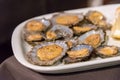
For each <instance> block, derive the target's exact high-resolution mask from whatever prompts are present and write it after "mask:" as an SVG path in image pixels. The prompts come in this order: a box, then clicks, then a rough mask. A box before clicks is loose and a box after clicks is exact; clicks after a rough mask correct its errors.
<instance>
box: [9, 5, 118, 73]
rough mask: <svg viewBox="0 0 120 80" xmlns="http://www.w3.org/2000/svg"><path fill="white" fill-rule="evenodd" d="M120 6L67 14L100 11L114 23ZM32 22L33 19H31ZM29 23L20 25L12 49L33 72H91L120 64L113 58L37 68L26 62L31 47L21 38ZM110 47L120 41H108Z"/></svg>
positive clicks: (17, 57) (15, 32)
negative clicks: (91, 70)
mask: <svg viewBox="0 0 120 80" xmlns="http://www.w3.org/2000/svg"><path fill="white" fill-rule="evenodd" d="M118 6H120V4H113V5H105V6H100V7H91V8H83V9H76V10H70V11H66V12H70V13H81V12H82V13H86V12H88V11H89V10H98V11H100V12H102V13H103V14H104V15H105V16H106V17H107V19H108V22H113V20H114V18H115V15H114V14H115V10H116V8H117V7H118ZM53 14H54V13H53ZM53 14H47V15H43V16H38V17H35V18H32V19H40V18H43V17H45V18H51V16H52V15H53ZM29 20H31V19H29ZM29 20H27V21H24V22H23V23H21V24H19V25H18V26H17V27H16V28H15V30H14V32H13V35H12V40H11V42H12V49H13V53H14V56H15V57H16V59H17V60H18V61H19V62H20V63H21V64H22V65H24V66H26V67H27V68H30V69H32V70H35V71H38V72H41V73H68V72H75V71H83V70H89V69H94V68H100V67H105V66H111V65H116V64H120V56H116V57H111V58H105V59H101V58H98V59H96V60H90V61H86V62H78V63H73V64H67V65H64V64H60V65H57V66H37V65H33V64H31V63H29V62H28V61H26V59H25V57H24V54H25V53H27V52H28V51H29V50H30V48H31V47H30V46H29V45H28V44H26V43H25V42H24V40H23V39H22V37H21V32H22V29H23V27H24V25H25V23H26V22H28V21H29ZM108 44H109V45H117V46H120V41H116V40H114V39H112V38H110V39H109V41H108Z"/></svg>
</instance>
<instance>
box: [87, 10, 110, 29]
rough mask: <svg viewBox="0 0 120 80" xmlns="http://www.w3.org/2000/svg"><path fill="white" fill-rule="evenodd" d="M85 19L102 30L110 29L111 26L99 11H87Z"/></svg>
mask: <svg viewBox="0 0 120 80" xmlns="http://www.w3.org/2000/svg"><path fill="white" fill-rule="evenodd" d="M85 18H86V19H87V20H88V21H90V22H91V23H93V24H94V25H97V27H99V28H102V29H104V30H106V29H109V28H110V27H111V25H110V24H108V23H107V21H106V18H105V16H104V15H103V14H102V13H101V12H99V11H95V10H93V11H88V13H87V14H86V16H85Z"/></svg>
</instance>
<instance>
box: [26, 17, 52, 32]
mask: <svg viewBox="0 0 120 80" xmlns="http://www.w3.org/2000/svg"><path fill="white" fill-rule="evenodd" d="M50 25H51V23H50V21H49V20H47V19H45V18H42V19H36V20H31V21H28V22H27V23H26V25H25V27H24V31H25V32H41V31H45V30H46V29H47V28H48V27H50Z"/></svg>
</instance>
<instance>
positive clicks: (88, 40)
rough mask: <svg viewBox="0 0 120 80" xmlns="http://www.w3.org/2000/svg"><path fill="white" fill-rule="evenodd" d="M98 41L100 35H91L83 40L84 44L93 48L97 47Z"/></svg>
mask: <svg viewBox="0 0 120 80" xmlns="http://www.w3.org/2000/svg"><path fill="white" fill-rule="evenodd" d="M100 40H101V38H100V34H92V35H90V36H88V37H87V38H86V39H85V41H84V43H85V44H89V45H91V46H93V47H94V48H95V47H97V46H98V45H99V43H100Z"/></svg>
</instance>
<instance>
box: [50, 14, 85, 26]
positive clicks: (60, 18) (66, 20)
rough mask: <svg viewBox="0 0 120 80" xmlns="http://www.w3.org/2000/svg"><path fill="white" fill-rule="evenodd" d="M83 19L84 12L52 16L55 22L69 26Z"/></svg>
mask: <svg viewBox="0 0 120 80" xmlns="http://www.w3.org/2000/svg"><path fill="white" fill-rule="evenodd" d="M82 20H83V15H82V14H70V13H63V14H57V15H54V16H53V18H52V22H53V24H60V25H66V26H67V27H70V26H71V25H75V24H77V23H78V22H80V21H82Z"/></svg>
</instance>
